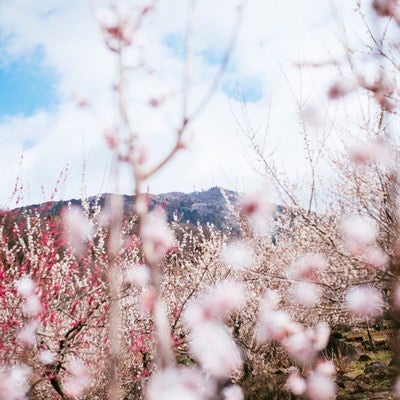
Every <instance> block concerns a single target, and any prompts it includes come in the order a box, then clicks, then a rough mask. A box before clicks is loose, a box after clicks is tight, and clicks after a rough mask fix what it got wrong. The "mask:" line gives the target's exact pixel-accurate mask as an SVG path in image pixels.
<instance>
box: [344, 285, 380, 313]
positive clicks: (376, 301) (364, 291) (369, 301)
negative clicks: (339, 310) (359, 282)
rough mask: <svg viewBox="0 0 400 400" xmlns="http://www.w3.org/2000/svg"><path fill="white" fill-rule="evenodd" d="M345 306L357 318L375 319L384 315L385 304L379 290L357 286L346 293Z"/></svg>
mask: <svg viewBox="0 0 400 400" xmlns="http://www.w3.org/2000/svg"><path fill="white" fill-rule="evenodd" d="M345 306H346V308H347V309H348V310H349V311H350V312H351V313H352V314H354V315H356V316H359V317H363V318H374V317H377V316H379V315H381V314H382V312H383V307H384V302H383V297H382V294H381V292H380V291H379V290H378V289H375V288H374V287H371V286H355V287H352V288H350V289H349V290H348V291H347V292H346V295H345Z"/></svg>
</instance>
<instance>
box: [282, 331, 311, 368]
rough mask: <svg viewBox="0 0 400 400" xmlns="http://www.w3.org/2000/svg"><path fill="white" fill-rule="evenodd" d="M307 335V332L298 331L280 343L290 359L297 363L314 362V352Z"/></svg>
mask: <svg viewBox="0 0 400 400" xmlns="http://www.w3.org/2000/svg"><path fill="white" fill-rule="evenodd" d="M309 333H310V332H309V331H305V330H299V331H298V332H295V333H294V334H291V335H288V336H286V337H285V338H283V339H282V341H281V344H282V346H283V348H284V349H285V350H286V351H287V352H288V353H289V355H290V357H292V358H293V359H294V360H296V361H297V362H299V363H303V364H307V363H311V362H312V361H313V360H314V357H315V354H316V352H315V349H314V347H313V343H312V340H311V337H310V334H309Z"/></svg>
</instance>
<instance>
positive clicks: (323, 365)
mask: <svg viewBox="0 0 400 400" xmlns="http://www.w3.org/2000/svg"><path fill="white" fill-rule="evenodd" d="M314 370H315V372H318V373H319V374H321V375H325V376H334V375H335V374H336V367H335V364H334V363H333V362H332V361H330V360H319V361H317V365H316V366H315V369H314Z"/></svg>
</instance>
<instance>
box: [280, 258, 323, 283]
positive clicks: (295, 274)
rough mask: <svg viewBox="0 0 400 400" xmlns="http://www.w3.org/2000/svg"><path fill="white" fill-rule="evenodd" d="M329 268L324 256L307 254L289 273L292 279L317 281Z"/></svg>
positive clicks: (294, 264) (289, 269) (292, 265)
mask: <svg viewBox="0 0 400 400" xmlns="http://www.w3.org/2000/svg"><path fill="white" fill-rule="evenodd" d="M327 267H328V262H327V260H326V258H325V256H324V255H322V254H319V253H307V254H305V255H304V256H302V257H300V258H299V259H298V260H296V261H295V262H294V263H292V264H291V265H290V266H289V268H288V271H287V272H288V276H289V277H290V278H292V279H301V280H307V281H315V280H316V279H317V278H318V277H319V276H320V275H321V273H322V272H323V271H325V270H326V268H327Z"/></svg>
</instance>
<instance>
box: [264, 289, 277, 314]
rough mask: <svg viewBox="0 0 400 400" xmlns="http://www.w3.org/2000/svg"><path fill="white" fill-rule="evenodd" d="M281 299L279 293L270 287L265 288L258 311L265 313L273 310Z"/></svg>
mask: <svg viewBox="0 0 400 400" xmlns="http://www.w3.org/2000/svg"><path fill="white" fill-rule="evenodd" d="M280 301H281V299H280V296H279V293H278V292H277V291H275V290H272V289H269V288H268V289H266V290H265V292H264V296H263V298H262V300H261V301H260V313H266V312H268V311H271V310H274V309H275V308H276V307H277V306H278V304H279V302H280Z"/></svg>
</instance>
